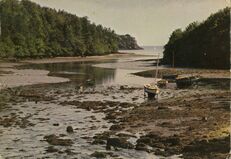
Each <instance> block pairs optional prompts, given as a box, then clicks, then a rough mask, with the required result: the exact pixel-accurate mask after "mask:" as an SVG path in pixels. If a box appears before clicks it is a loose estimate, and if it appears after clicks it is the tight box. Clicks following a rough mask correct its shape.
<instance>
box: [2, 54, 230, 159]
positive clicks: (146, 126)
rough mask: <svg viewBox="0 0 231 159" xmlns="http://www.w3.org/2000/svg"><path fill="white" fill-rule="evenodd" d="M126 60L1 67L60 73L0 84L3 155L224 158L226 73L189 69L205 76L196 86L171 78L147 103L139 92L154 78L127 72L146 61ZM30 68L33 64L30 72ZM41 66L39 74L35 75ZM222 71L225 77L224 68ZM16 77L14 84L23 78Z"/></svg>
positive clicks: (227, 117) (227, 106)
mask: <svg viewBox="0 0 231 159" xmlns="http://www.w3.org/2000/svg"><path fill="white" fill-rule="evenodd" d="M110 60H112V59H110ZM124 60H126V59H122V61H121V60H120V61H119V62H122V63H123V65H120V69H116V70H114V68H115V66H116V65H119V64H118V63H117V64H113V63H115V62H118V61H113V62H111V61H104V62H103V63H102V62H101V63H99V62H93V63H91V62H90V63H89V62H85V63H67V62H66V63H63V64H62V65H61V64H52V63H51V64H45V65H44V64H42V65H40V64H39V65H29V66H26V68H22V67H20V69H18V68H19V67H17V68H15V67H13V66H12V65H11V64H9V65H8V66H10V68H8V67H6V66H7V64H5V66H4V67H3V66H2V69H1V70H2V72H0V73H1V75H2V76H0V79H1V77H4V76H6V75H13V74H17V75H20V73H21V74H23V75H28V77H30V76H31V75H33V77H32V78H31V79H30V80H31V81H36V80H35V79H36V77H37V76H39V77H40V79H42V80H44V79H45V81H47V79H46V77H44V76H47V74H48V75H51V76H48V77H47V78H57V79H52V81H56V82H55V83H47V82H46V83H41V82H42V81H39V82H38V81H36V82H35V83H28V81H26V80H28V79H27V78H26V79H25V83H27V85H24V84H21V83H19V85H20V86H19V87H14V88H5V89H2V90H1V93H0V145H1V146H0V155H1V156H3V157H4V158H84V159H86V158H94V157H95V158H134V159H152V158H153V159H156V158H157V159H158V158H172V159H176V158H192V159H194V158H201V159H202V158H218V159H219V158H224V159H225V158H228V155H229V150H230V135H229V132H230V89H229V88H230V79H228V78H223V79H220V78H217V76H215V75H217V73H219V72H222V71H221V70H220V71H218V72H216V71H217V70H209V71H208V70H194V73H197V74H200V75H201V76H202V77H204V78H202V79H201V80H200V81H199V82H198V83H197V84H195V85H193V86H191V87H188V88H185V89H178V88H177V87H176V85H175V84H174V83H170V84H169V85H168V86H167V87H166V88H162V89H161V93H160V95H159V97H158V100H151V101H150V100H147V99H146V98H144V96H143V86H142V84H143V83H146V82H150V81H151V80H152V78H144V77H137V78H136V76H135V75H131V74H130V73H136V71H140V70H143V68H145V65H144V63H145V61H144V63H142V62H141V61H138V62H134V65H133V66H134V67H139V66H141V65H142V69H140V70H139V69H136V70H134V69H132V70H130V71H129V69H128V70H126V69H125V68H124V67H125V64H126V61H124ZM128 60H129V61H130V63H133V62H132V60H131V59H128ZM133 60H134V59H133ZM135 60H137V58H136V59H135ZM105 62H106V63H105ZM106 66H111V68H108V67H107V68H105V67H106ZM122 66H124V67H122ZM28 67H30V68H31V69H33V71H30V73H29V74H27V71H28ZM139 68H140V67H139ZM6 69H10V70H6ZM31 69H30V70H31ZM147 69H151V68H149V67H148V68H147ZM14 70H17V71H19V72H17V73H15V71H14ZM44 70H46V71H45V72H44V74H42V75H41V74H37V73H38V72H39V71H44ZM7 71H9V72H7ZM170 71H171V69H170ZM31 72H32V74H31ZM182 72H183V73H184V74H185V73H192V72H190V71H189V72H187V71H186V70H182ZM208 73H209V76H207V75H208ZM211 73H212V74H211ZM222 73H224V74H225V75H226V76H227V75H228V73H227V71H225V70H224V72H222ZM40 75H41V76H40ZM203 75H204V76H203ZM56 76H58V77H56ZM226 76H225V77H226ZM8 77H9V76H8ZM205 77H206V78H205ZM14 78H15V82H17V80H16V79H17V78H18V81H19V79H20V78H19V76H18V77H16V76H15V77H14ZM120 78H122V79H120ZM59 79H65V80H67V81H57V80H59ZM87 79H94V84H92V83H84V81H86V80H87ZM7 81H8V80H6V85H8V84H7ZM9 81H10V80H9ZM58 82H63V83H58ZM9 86H10V85H9ZM14 86H18V85H14Z"/></svg>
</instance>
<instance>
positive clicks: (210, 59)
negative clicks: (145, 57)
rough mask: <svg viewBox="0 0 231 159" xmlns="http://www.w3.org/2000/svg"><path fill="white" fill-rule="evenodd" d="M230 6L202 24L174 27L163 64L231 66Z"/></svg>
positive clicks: (166, 46)
mask: <svg viewBox="0 0 231 159" xmlns="http://www.w3.org/2000/svg"><path fill="white" fill-rule="evenodd" d="M229 32H230V8H225V9H223V10H220V11H219V12H217V13H215V14H212V15H211V16H210V17H209V18H208V19H207V20H205V21H203V22H202V23H198V22H193V23H191V24H189V25H188V26H187V27H186V29H185V30H183V31H182V30H181V29H177V30H175V31H174V32H173V33H172V34H171V36H170V38H169V41H168V43H167V44H166V45H165V47H164V49H165V50H164V58H163V61H162V63H163V64H167V65H172V64H173V61H174V64H175V66H178V67H200V68H218V69H224V68H225V69H229V68H230V34H229Z"/></svg>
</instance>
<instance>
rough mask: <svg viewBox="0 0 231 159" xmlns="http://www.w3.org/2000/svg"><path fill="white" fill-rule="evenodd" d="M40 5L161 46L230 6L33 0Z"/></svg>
mask: <svg viewBox="0 0 231 159" xmlns="http://www.w3.org/2000/svg"><path fill="white" fill-rule="evenodd" d="M32 1H34V2H36V3H38V4H40V5H42V6H47V7H51V8H55V9H61V10H65V11H67V12H70V13H72V14H76V15H77V16H80V17H83V16H87V17H88V18H89V20H91V21H92V22H94V23H96V24H102V25H103V26H105V27H110V28H112V29H113V30H115V32H116V33H117V34H127V33H128V34H130V35H132V36H134V37H135V38H136V40H137V42H138V44H140V45H164V44H166V43H167V42H168V39H169V36H170V34H171V33H172V31H174V30H175V29H177V28H182V29H184V28H185V27H186V26H187V25H188V24H189V23H191V22H194V21H199V22H201V21H203V20H205V19H206V18H207V17H208V16H209V15H210V14H211V13H215V12H217V11H218V10H220V9H223V8H225V7H226V6H230V0H32Z"/></svg>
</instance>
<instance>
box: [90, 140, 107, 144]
mask: <svg viewBox="0 0 231 159" xmlns="http://www.w3.org/2000/svg"><path fill="white" fill-rule="evenodd" d="M104 144H106V141H104V140H101V139H95V140H94V141H93V142H92V145H104Z"/></svg>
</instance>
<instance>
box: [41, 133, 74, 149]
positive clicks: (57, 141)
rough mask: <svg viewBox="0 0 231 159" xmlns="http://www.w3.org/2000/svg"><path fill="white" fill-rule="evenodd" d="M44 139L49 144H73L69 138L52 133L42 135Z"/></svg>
mask: <svg viewBox="0 0 231 159" xmlns="http://www.w3.org/2000/svg"><path fill="white" fill-rule="evenodd" d="M44 139H45V140H46V141H47V142H48V143H49V144H51V145H59V146H71V145H72V144H73V142H72V141H71V139H60V138H59V137H58V136H56V135H54V134H52V135H47V136H44Z"/></svg>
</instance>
